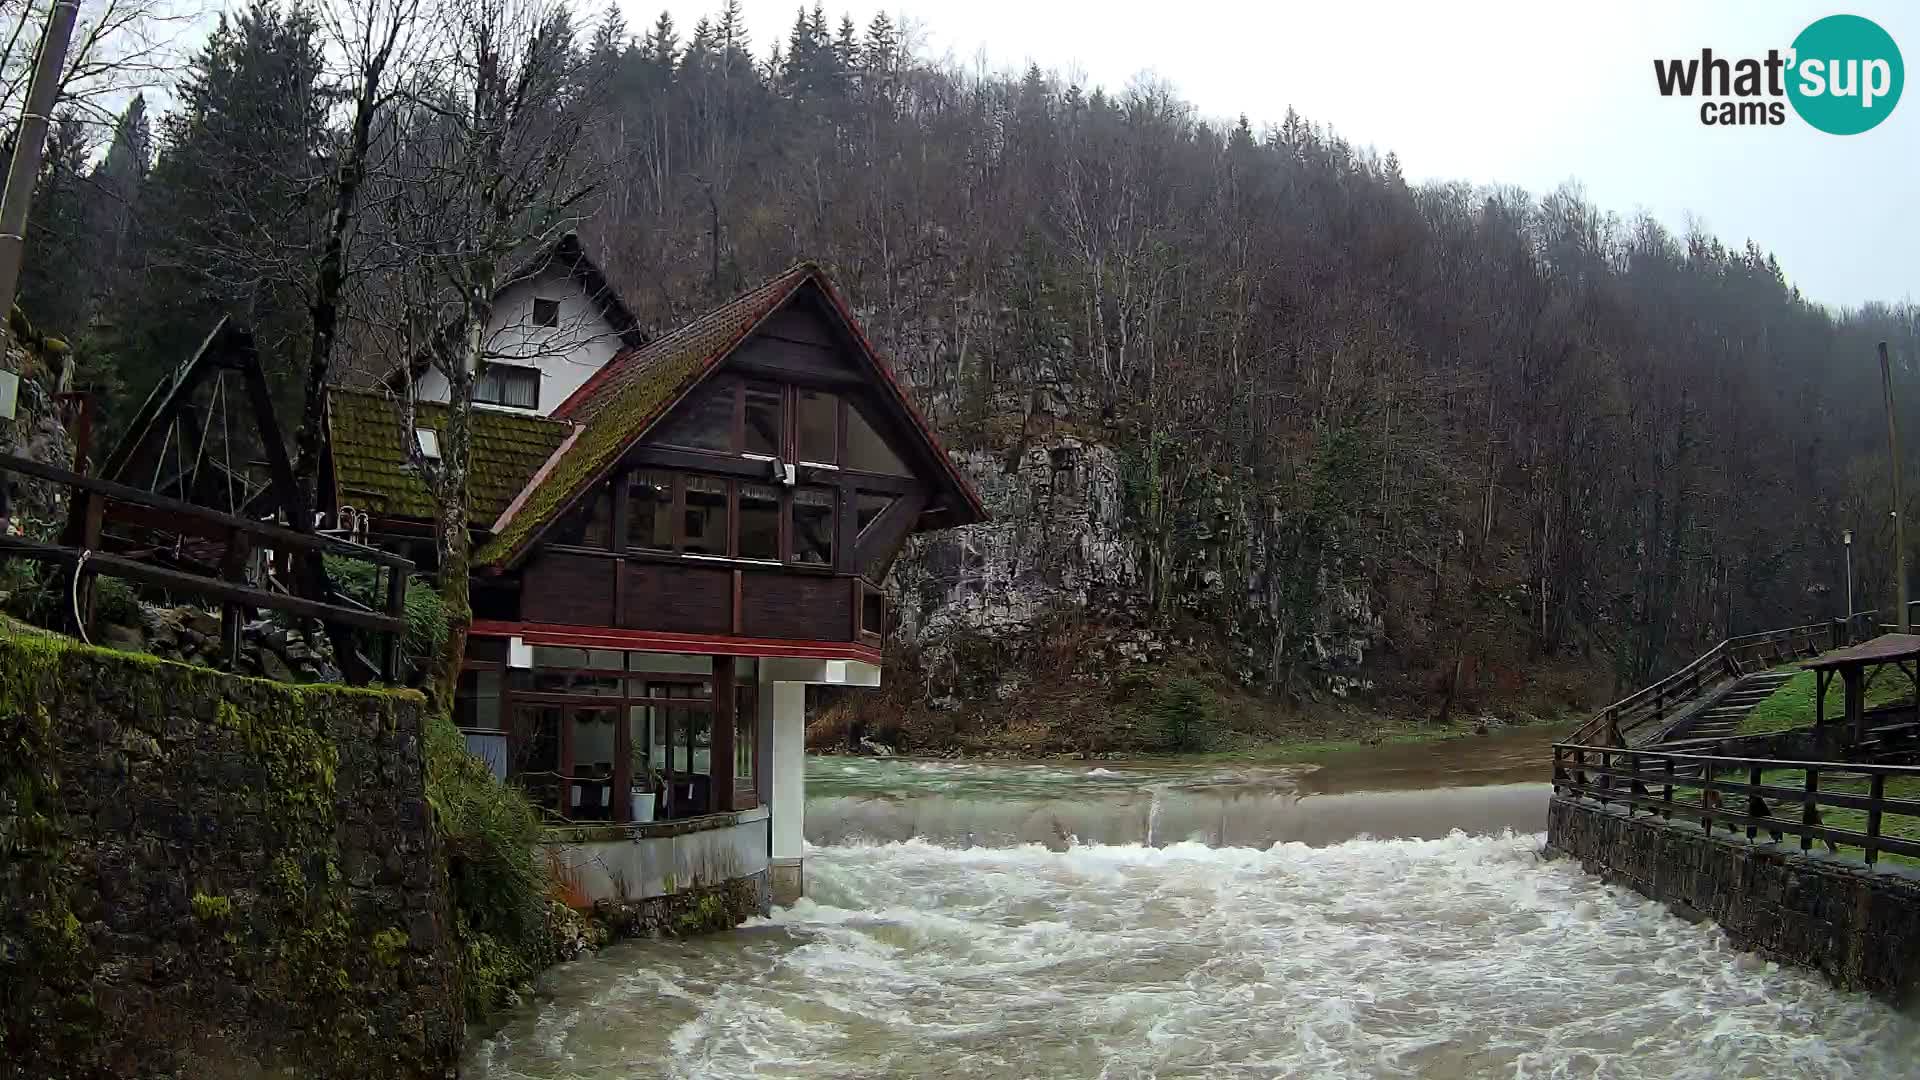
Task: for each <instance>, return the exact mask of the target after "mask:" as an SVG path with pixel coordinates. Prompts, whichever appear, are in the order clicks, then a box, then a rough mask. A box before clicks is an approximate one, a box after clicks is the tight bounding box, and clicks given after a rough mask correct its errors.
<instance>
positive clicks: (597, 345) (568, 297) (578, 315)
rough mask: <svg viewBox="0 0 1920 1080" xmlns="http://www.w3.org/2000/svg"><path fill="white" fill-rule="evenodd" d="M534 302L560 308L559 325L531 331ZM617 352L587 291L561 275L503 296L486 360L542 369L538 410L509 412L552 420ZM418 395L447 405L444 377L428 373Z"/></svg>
mask: <svg viewBox="0 0 1920 1080" xmlns="http://www.w3.org/2000/svg"><path fill="white" fill-rule="evenodd" d="M536 298H544V299H548V300H558V301H559V302H560V320H559V323H558V325H555V326H535V325H533V302H534V300H535V299H536ZM619 351H620V337H619V335H618V334H616V333H615V332H614V329H613V326H612V325H611V324H610V323H608V322H607V321H606V319H605V318H604V317H602V316H601V314H600V309H599V308H597V307H596V306H594V304H593V302H592V301H591V300H590V299H589V298H588V297H587V292H586V289H585V288H583V287H582V286H581V284H580V283H579V282H578V281H575V280H574V279H573V278H572V277H571V276H570V275H568V274H567V273H565V272H564V271H562V270H559V269H553V270H549V271H547V272H545V273H543V274H541V275H539V276H538V277H535V278H532V279H530V280H527V281H522V282H518V283H516V284H514V285H511V286H509V287H508V288H507V289H505V290H504V291H502V292H501V294H500V297H499V299H498V300H497V301H496V302H495V303H494V306H493V320H492V321H491V322H490V323H489V324H488V326H487V352H488V356H489V358H490V359H493V360H498V361H499V362H501V363H504V364H525V365H527V366H529V367H537V368H539V369H540V407H539V408H538V409H535V410H526V409H512V410H508V411H511V412H528V411H532V412H537V413H539V414H540V415H541V416H547V415H550V414H551V413H552V412H553V410H554V409H555V408H557V407H559V405H560V403H561V402H563V401H565V400H567V397H568V396H569V395H571V394H572V393H573V392H574V391H575V390H578V389H580V385H581V384H582V383H584V382H586V381H587V379H588V378H589V377H590V376H592V375H593V373H594V372H596V371H598V370H600V369H601V368H602V367H604V366H605V365H606V363H607V361H609V360H611V359H613V354H614V353H616V352H619ZM417 392H418V394H419V396H420V400H422V401H445V400H447V379H446V376H444V375H442V374H441V373H440V372H438V371H434V370H431V369H429V370H428V371H427V372H426V374H424V375H422V376H420V381H419V383H418V384H417ZM486 408H499V406H492V405H489V406H486Z"/></svg>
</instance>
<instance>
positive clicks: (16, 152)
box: [0, 0, 80, 319]
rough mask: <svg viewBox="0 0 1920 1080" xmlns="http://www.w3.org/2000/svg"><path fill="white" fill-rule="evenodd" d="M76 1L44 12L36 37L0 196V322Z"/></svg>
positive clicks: (16, 269) (15, 277)
mask: <svg viewBox="0 0 1920 1080" xmlns="http://www.w3.org/2000/svg"><path fill="white" fill-rule="evenodd" d="M79 13H80V0H54V5H53V10H52V11H49V12H47V29H46V31H45V32H44V33H43V34H41V36H40V52H39V54H38V55H37V56H35V58H34V61H33V82H32V83H31V84H29V85H28V87H27V104H26V108H25V109H24V110H23V111H22V112H21V114H20V129H19V134H18V136H17V137H16V138H15V141H14V144H13V162H12V164H11V165H9V166H8V168H7V187H6V194H5V195H4V196H0V319H4V318H5V317H6V315H7V313H8V312H10V311H12V310H13V294H14V290H15V289H16V288H17V287H18V286H19V284H20V261H21V259H22V258H23V257H24V255H25V252H26V246H27V209H28V207H29V205H30V204H31V203H32V202H33V185H34V182H35V181H36V180H38V179H39V177H40V158H41V155H42V154H43V153H44V152H45V150H46V144H47V118H48V114H50V113H52V112H53V104H54V100H55V99H56V98H58V97H59V96H60V69H61V67H62V66H63V65H64V64H65V63H66V62H67V43H68V41H70V40H71V39H72V38H73V21H74V18H75V16H77V15H78V14H79Z"/></svg>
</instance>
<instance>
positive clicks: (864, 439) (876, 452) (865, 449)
mask: <svg viewBox="0 0 1920 1080" xmlns="http://www.w3.org/2000/svg"><path fill="white" fill-rule="evenodd" d="M842 464H844V465H845V466H846V467H847V468H849V469H857V470H859V471H861V472H870V473H880V474H882V475H885V476H912V475H913V471H912V470H910V469H908V468H907V466H906V463H905V462H903V461H901V460H900V456H899V455H898V454H895V453H894V452H893V447H891V446H888V445H887V440H885V439H883V438H881V437H880V433H879V432H877V431H875V430H874V429H873V425H872V424H870V423H868V422H867V418H866V417H865V416H862V415H861V414H860V410H859V409H856V408H854V407H853V406H852V404H851V403H849V404H848V406H847V460H846V461H845V462H843V463H842Z"/></svg>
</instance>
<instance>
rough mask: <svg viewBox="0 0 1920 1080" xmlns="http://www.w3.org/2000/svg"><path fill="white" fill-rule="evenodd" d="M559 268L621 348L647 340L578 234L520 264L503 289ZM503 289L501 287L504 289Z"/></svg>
mask: <svg viewBox="0 0 1920 1080" xmlns="http://www.w3.org/2000/svg"><path fill="white" fill-rule="evenodd" d="M550 265H552V266H563V267H565V268H566V270H567V272H568V273H569V274H571V275H572V276H573V278H574V280H576V281H578V282H579V283H580V285H581V287H582V288H584V289H585V290H586V293H587V299H589V300H591V301H593V304H594V306H595V307H596V308H598V309H599V310H600V316H601V317H602V318H604V319H606V320H607V323H608V325H610V326H612V327H613V329H614V332H615V333H617V334H619V335H620V341H621V343H622V344H623V345H629V346H633V345H641V344H644V343H645V342H646V340H647V336H646V334H644V333H642V332H641V330H640V320H638V319H636V318H634V317H633V312H632V311H630V310H628V309H627V305H626V302H625V301H623V300H621V299H620V293H619V292H618V291H617V290H615V289H614V287H613V286H612V285H611V284H609V283H608V281H607V276H606V275H605V274H603V273H601V272H600V264H599V263H596V262H594V261H593V260H592V259H591V258H589V257H588V255H587V249H586V248H585V247H583V246H582V245H581V243H580V236H579V234H578V233H573V232H568V233H566V234H564V235H562V236H561V237H560V239H558V240H556V241H554V242H553V246H552V247H550V248H548V249H546V250H544V251H540V252H536V253H535V254H534V255H533V256H532V257H531V258H529V259H527V260H526V261H525V262H524V263H522V264H521V265H520V267H519V269H517V270H515V271H514V272H513V274H512V276H510V277H508V278H507V285H513V284H515V283H517V282H521V281H526V280H528V279H530V278H532V277H534V276H536V275H538V274H539V273H540V271H542V270H544V269H546V268H547V267H548V266H550ZM505 287H506V286H502V288H505Z"/></svg>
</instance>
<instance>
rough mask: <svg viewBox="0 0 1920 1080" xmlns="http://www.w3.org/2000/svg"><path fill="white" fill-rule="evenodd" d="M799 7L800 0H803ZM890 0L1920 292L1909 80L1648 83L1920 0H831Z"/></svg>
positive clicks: (1853, 300) (1845, 283)
mask: <svg viewBox="0 0 1920 1080" xmlns="http://www.w3.org/2000/svg"><path fill="white" fill-rule="evenodd" d="M621 2H622V4H623V9H624V10H625V11H626V14H627V18H628V22H629V24H630V26H631V29H632V30H633V31H634V32H635V33H639V32H642V31H643V30H644V29H645V27H646V26H647V25H648V24H650V23H651V22H652V21H653V19H654V18H655V16H657V15H658V14H659V12H660V10H661V9H662V8H663V7H664V8H665V9H666V10H668V11H671V12H672V13H673V17H674V21H675V22H676V24H678V26H679V28H680V30H681V33H682V35H683V36H684V35H685V34H686V33H687V32H688V31H690V30H691V28H692V27H693V24H694V23H695V21H697V20H698V19H699V18H700V17H701V16H702V15H707V14H711V13H712V12H713V11H714V10H716V9H717V8H718V6H719V4H718V2H717V0H671V2H665V3H663V2H662V0H621ZM743 4H744V9H745V11H746V14H747V18H748V25H749V27H750V30H751V33H752V35H753V49H754V52H755V54H756V55H758V56H762V57H764V56H765V55H766V52H767V50H768V48H769V47H770V46H771V45H772V43H773V42H774V41H775V40H776V39H778V40H782V41H784V40H785V37H786V34H787V32H788V30H789V29H790V28H791V27H792V25H793V16H794V10H795V7H796V0H743ZM807 4H808V6H809V7H811V6H812V0H807ZM882 6H884V7H885V9H886V10H887V12H888V13H889V14H890V15H893V16H894V17H895V18H896V20H898V19H899V18H901V17H904V18H905V19H906V20H908V21H909V22H910V23H911V24H912V25H913V26H914V27H915V28H916V29H917V30H918V31H919V33H920V35H921V37H922V40H923V42H924V46H925V48H924V50H923V51H925V52H928V53H930V54H932V55H934V56H936V57H938V56H945V57H950V58H951V59H952V60H953V61H955V62H957V63H960V64H962V65H963V66H966V67H968V68H973V67H975V66H977V65H979V64H981V63H984V64H985V65H986V66H987V67H988V68H990V69H1024V68H1025V67H1026V65H1027V64H1028V63H1029V62H1036V63H1038V64H1039V65H1040V66H1041V67H1042V68H1043V69H1047V70H1051V71H1057V72H1059V73H1061V74H1062V75H1065V76H1069V77H1072V78H1076V79H1079V80H1080V81H1082V82H1083V83H1085V84H1086V85H1089V86H1093V85H1101V86H1106V87H1108V88H1109V89H1116V90H1117V89H1120V88H1123V87H1124V86H1125V85H1126V84H1127V83H1128V81H1129V80H1131V79H1132V78H1133V77H1134V76H1136V75H1138V74H1140V73H1142V72H1151V73H1153V74H1154V75H1156V76H1158V77H1160V78H1162V79H1165V80H1166V81H1168V82H1170V83H1172V84H1173V85H1174V87H1176V88H1177V89H1178V90H1179V92H1180V94H1181V95H1182V96H1183V97H1185V98H1186V99H1187V100H1189V101H1191V102H1193V103H1194V105H1195V106H1196V107H1197V108H1198V109H1199V110H1200V112H1201V114H1202V115H1203V116H1208V117H1224V118H1230V117H1233V116H1236V115H1238V114H1240V113H1243V112H1244V113H1246V114H1247V116H1248V117H1249V119H1251V120H1252V122H1253V124H1254V126H1255V128H1256V129H1257V128H1260V127H1262V126H1264V125H1265V124H1269V123H1277V122H1278V121H1279V120H1280V118H1281V117H1282V116H1284V115H1285V113H1286V110H1287V106H1289V105H1292V106H1294V107H1295V108H1297V109H1298V110H1299V111H1300V112H1301V114H1302V115H1304V116H1306V117H1307V118H1308V119H1310V120H1313V121H1314V122H1316V123H1321V124H1328V125H1331V126H1332V127H1333V128H1334V129H1336V130H1337V131H1339V132H1340V133H1341V134H1343V135H1345V136H1346V137H1347V138H1348V139H1349V140H1351V141H1353V142H1355V143H1358V144H1362V145H1371V146H1373V147H1375V148H1376V149H1378V150H1379V151H1380V152H1381V153H1383V154H1384V153H1386V152H1387V151H1389V150H1391V151H1394V152H1396V153H1398V154H1399V155H1400V160H1401V163H1402V167H1403V168H1404V169H1405V171H1406V174H1407V176H1408V177H1409V179H1412V180H1415V181H1418V180H1425V179H1446V180H1468V181H1472V182H1474V183H1488V184H1490V183H1501V184H1518V185H1520V186H1521V187H1524V188H1527V189H1529V190H1531V191H1533V192H1536V193H1539V192H1544V191H1547V190H1550V189H1552V188H1554V187H1557V186H1558V185H1560V184H1561V183H1563V182H1565V181H1567V180H1577V181H1578V182H1579V183H1580V184H1582V185H1583V186H1584V187H1585V189H1586V192H1587V195H1588V196H1589V198H1591V199H1592V200H1593V201H1594V202H1596V203H1598V204H1599V205H1601V206H1602V207H1605V208H1607V209H1609V210H1612V211H1615V212H1618V213H1620V214H1622V215H1623V216H1624V215H1627V214H1630V213H1633V212H1635V211H1638V210H1641V209H1646V210H1649V211H1651V212H1652V213H1654V214H1655V215H1656V216H1658V217H1659V218H1660V219H1661V220H1662V221H1665V222H1666V223H1668V224H1669V225H1670V226H1672V227H1674V228H1675V229H1680V228H1683V227H1684V226H1685V224H1686V222H1687V221H1688V219H1689V215H1691V216H1692V217H1694V218H1696V219H1698V220H1699V221H1701V222H1702V223H1704V224H1705V225H1706V226H1707V227H1708V228H1709V229H1710V230H1711V231H1712V232H1714V233H1715V234H1716V235H1718V236H1719V237H1720V238H1721V239H1722V240H1724V241H1726V242H1727V243H1728V244H1730V245H1736V246H1737V245H1739V244H1742V243H1744V242H1745V241H1746V240H1747V239H1748V238H1749V237H1750V238H1752V239H1754V240H1755V241H1757V242H1759V244H1760V245H1761V246H1762V247H1764V248H1767V249H1768V250H1771V251H1772V252H1774V253H1775V254H1776V255H1778V256H1779V258H1780V262H1781V264H1782V265H1783V266H1784V267H1785V269H1786V272H1787V275H1788V277H1789V279H1790V280H1792V281H1793V282H1794V283H1795V284H1797V285H1799V286H1800V288H1801V289H1802V290H1803V291H1804V292H1805V293H1806V294H1807V295H1808V296H1810V297H1812V298H1813V299H1815V300H1819V301H1823V302H1826V303H1830V304H1844V305H1851V304H1858V303H1860V302H1862V301H1865V300H1876V299H1877V300H1911V299H1920V91H1910V92H1908V93H1906V94H1905V95H1904V96H1903V99H1902V101H1901V102H1900V104H1899V106H1898V107H1897V108H1896V109H1895V110H1894V112H1893V115H1892V116H1890V117H1889V118H1888V119H1887V120H1886V121H1884V122H1882V123H1881V124H1880V125H1879V126H1878V127H1876V128H1874V129H1873V130H1872V131H1870V132H1867V133H1865V134H1862V135H1854V136H1849V137H1841V136H1834V135H1826V134H1823V133H1821V132H1819V131H1816V130H1814V129H1813V128H1811V127H1809V126H1807V125H1806V124H1804V123H1802V122H1801V121H1800V120H1799V119H1798V117H1796V116H1792V115H1791V108H1790V107H1789V119H1788V122H1787V124H1786V125H1785V126H1783V127H1750V128H1717V127H1706V126H1703V125H1702V124H1701V123H1700V120H1699V115H1698V108H1699V102H1698V100H1697V99H1695V100H1692V101H1688V100H1683V99H1680V98H1668V99H1663V98H1661V97H1660V95H1659V93H1658V91H1657V90H1656V89H1655V87H1654V81H1653V60H1654V58H1655V57H1683V56H1687V55H1693V56H1698V55H1699V51H1700V49H1701V48H1702V47H1703V46H1710V47H1712V48H1713V50H1714V52H1715V53H1716V54H1717V55H1724V56H1730V57H1735V58H1738V57H1741V56H1756V57H1757V56H1764V54H1765V53H1766V50H1767V49H1768V48H1769V47H1775V48H1779V49H1782V50H1784V49H1786V48H1787V47H1788V46H1789V45H1790V44H1791V43H1792V41H1793V39H1794V37H1795V36H1796V35H1797V34H1798V33H1799V32H1800V31H1801V30H1802V29H1804V28H1805V27H1806V25H1807V24H1808V23H1810V22H1812V21H1814V20H1815V19H1818V18H1820V17H1822V16H1825V15H1830V14H1835V13H1838V12H1849V13H1852V14H1857V15H1864V16H1866V17H1868V18H1870V19H1873V20H1874V21H1875V22H1878V23H1879V24H1880V25H1881V26H1882V27H1884V28H1885V29H1886V30H1887V32H1888V33H1889V34H1891V35H1892V36H1893V39H1894V41H1895V42H1896V43H1898V44H1899V45H1900V46H1901V48H1902V53H1903V56H1904V58H1905V61H1906V65H1907V67H1908V68H1909V69H1911V68H1913V67H1914V65H1915V64H1917V63H1920V4H1916V3H1912V2H1910V0H1903V2H1888V0H1858V2H1854V3H1851V4H1850V5H1848V6H1843V7H1833V6H1827V5H1809V4H1802V3H1785V2H1779V3H1764V2H1752V0H1750V2H1746V3H1738V2H1730V0H1729V2H1697V0H1666V2H1660V3H1646V2H1638V3H1611V4H1580V5H1573V4H1565V3H1554V2H1550V0H1534V2H1531V3H1520V2H1471V3H1455V4H1438V3H1429V2H1421V0H1404V2H1401V3H1388V2H1380V0H1365V2H1363V0H1316V2H1313V3H1302V2H1294V0H1263V2H1246V3H1226V2H1222V0H1179V2H1175V3H1166V2H1159V3H1151V4H1148V3H1138V2H1134V0H1099V2H1086V0H1072V2H1066V0H964V2H953V3H945V2H940V0H913V2H910V3H908V4H905V5H899V4H894V3H888V4H884V5H881V4H875V3H872V2H871V0H863V2H856V3H845V2H842V3H832V2H829V3H828V4H827V11H828V14H829V16H830V18H831V20H832V22H833V23H834V24H835V25H837V24H838V23H839V19H840V15H841V13H842V12H843V11H844V12H847V13H850V14H852V15H853V17H854V19H855V21H856V22H858V23H859V24H860V25H861V26H862V28H864V27H865V25H866V23H867V20H868V19H870V18H872V16H873V13H874V12H875V11H876V10H878V9H880V8H881V7H882Z"/></svg>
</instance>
